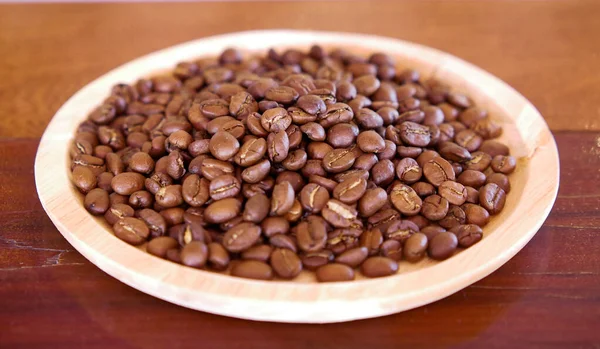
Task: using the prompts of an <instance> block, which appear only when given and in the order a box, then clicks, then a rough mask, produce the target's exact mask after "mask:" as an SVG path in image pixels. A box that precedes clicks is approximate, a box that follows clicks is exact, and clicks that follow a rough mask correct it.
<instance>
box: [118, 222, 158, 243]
mask: <svg viewBox="0 0 600 349" xmlns="http://www.w3.org/2000/svg"><path fill="white" fill-rule="evenodd" d="M113 231H114V233H115V236H116V237H118V238H119V239H121V240H123V241H125V242H127V243H128V244H131V245H140V244H142V243H143V242H144V241H146V239H147V238H148V235H150V230H149V229H148V227H147V226H146V224H145V223H144V222H143V221H142V220H141V219H137V218H133V217H123V218H121V219H119V220H118V221H117V222H116V223H115V224H114V225H113Z"/></svg>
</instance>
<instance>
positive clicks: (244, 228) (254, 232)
mask: <svg viewBox="0 0 600 349" xmlns="http://www.w3.org/2000/svg"><path fill="white" fill-rule="evenodd" d="M260 234H261V228H260V226H258V225H256V224H253V223H249V222H244V223H240V224H238V225H236V226H235V227H233V228H231V229H230V230H229V231H227V232H226V233H225V236H224V237H223V247H225V248H226V249H227V251H229V252H241V251H243V250H245V249H247V248H249V247H250V246H252V245H254V243H256V242H257V241H258V239H259V237H260Z"/></svg>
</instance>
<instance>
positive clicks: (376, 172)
mask: <svg viewBox="0 0 600 349" xmlns="http://www.w3.org/2000/svg"><path fill="white" fill-rule="evenodd" d="M395 172H396V171H395V169H394V164H393V163H392V162H391V161H390V160H387V159H385V160H381V161H379V162H378V163H376V164H375V166H373V168H372V169H371V179H372V180H373V182H374V183H375V184H376V185H378V186H385V185H388V184H390V183H391V182H392V181H393V180H394V175H395Z"/></svg>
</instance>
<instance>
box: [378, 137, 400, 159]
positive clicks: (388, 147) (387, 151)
mask: <svg viewBox="0 0 600 349" xmlns="http://www.w3.org/2000/svg"><path fill="white" fill-rule="evenodd" d="M395 155H396V144H394V143H393V142H392V141H389V140H387V139H386V140H385V148H384V149H383V150H382V151H381V152H379V153H377V157H378V158H379V160H386V159H387V160H389V159H393V158H394V156H395Z"/></svg>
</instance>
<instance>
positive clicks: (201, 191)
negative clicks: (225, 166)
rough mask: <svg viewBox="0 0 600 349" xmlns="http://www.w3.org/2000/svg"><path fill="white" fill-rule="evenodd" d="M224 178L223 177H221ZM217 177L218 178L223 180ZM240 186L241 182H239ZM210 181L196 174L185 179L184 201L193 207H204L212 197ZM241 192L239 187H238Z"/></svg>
mask: <svg viewBox="0 0 600 349" xmlns="http://www.w3.org/2000/svg"><path fill="white" fill-rule="evenodd" d="M223 176H230V175H223ZM221 177H222V176H221ZM221 177H217V178H221ZM238 184H239V182H238ZM209 185H210V184H209V181H208V180H206V179H205V178H200V177H199V176H198V175H196V174H191V175H189V176H187V177H186V178H185V180H184V181H183V185H182V188H181V192H182V196H183V200H185V202H186V203H187V204H188V205H190V206H193V207H200V206H202V205H204V204H205V203H206V202H207V201H208V199H209V196H210V187H209ZM238 192H239V185H238Z"/></svg>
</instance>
